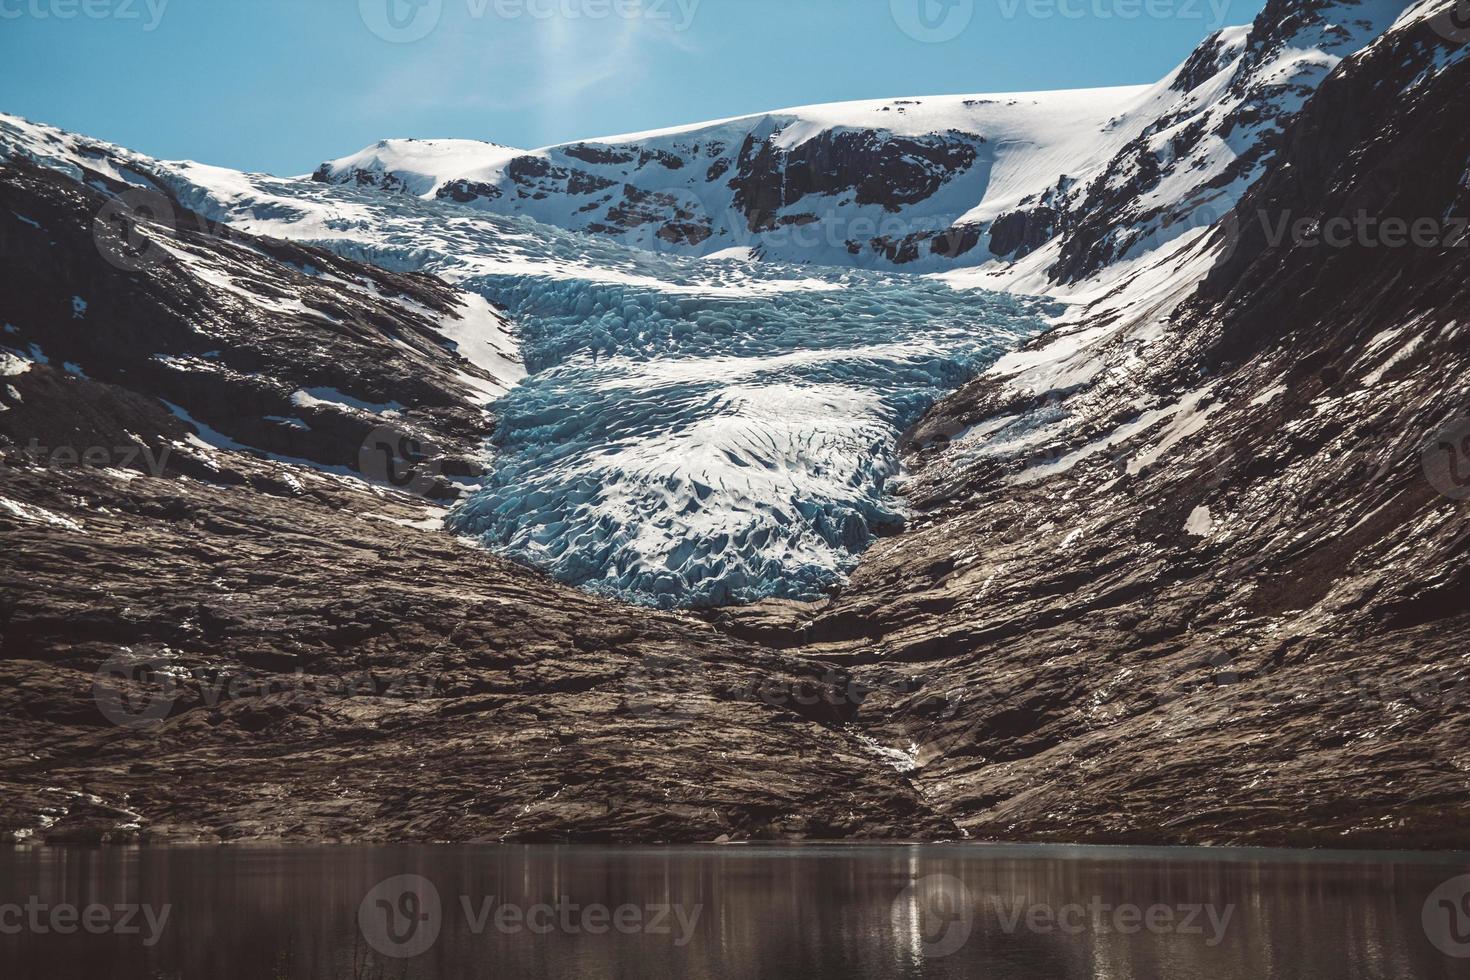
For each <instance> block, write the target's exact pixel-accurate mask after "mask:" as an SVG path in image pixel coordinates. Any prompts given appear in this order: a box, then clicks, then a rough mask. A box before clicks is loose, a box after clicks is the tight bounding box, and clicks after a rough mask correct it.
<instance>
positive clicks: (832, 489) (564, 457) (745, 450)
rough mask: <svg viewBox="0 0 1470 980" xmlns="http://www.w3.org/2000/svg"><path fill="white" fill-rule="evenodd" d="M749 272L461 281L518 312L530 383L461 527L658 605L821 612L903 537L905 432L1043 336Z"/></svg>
mask: <svg viewBox="0 0 1470 980" xmlns="http://www.w3.org/2000/svg"><path fill="white" fill-rule="evenodd" d="M665 261H666V262H667V264H668V267H669V268H666V269H664V270H663V273H664V274H665V275H669V274H670V272H671V271H677V269H676V268H674V267H675V266H676V263H674V262H672V261H668V260H665ZM755 268H757V269H760V273H759V274H758V275H756V276H752V277H751V278H749V279H745V280H741V281H740V284H739V285H737V286H734V287H729V286H726V287H723V288H710V287H708V285H707V283H701V282H699V281H697V280H696V281H691V283H690V284H689V285H688V287H686V288H681V287H679V286H678V285H662V286H660V285H650V284H649V283H648V281H647V280H644V281H630V282H628V283H626V284H625V283H617V282H611V283H610V282H591V281H585V280H581V279H554V278H550V277H525V276H514V277H512V276H504V277H500V276H487V277H482V278H480V279H478V280H472V281H471V282H470V283H468V284H469V285H472V286H473V287H474V288H476V289H477V290H478V291H480V292H481V293H483V294H484V295H486V296H488V297H490V298H492V299H493V300H495V301H496V302H498V303H500V304H502V305H503V306H505V307H506V308H507V309H508V310H509V311H510V314H511V315H512V316H513V317H514V319H515V320H516V322H517V324H518V325H519V328H520V333H521V343H522V347H523V354H524V357H525V360H526V364H527V367H528V369H529V370H530V371H531V372H532V374H531V376H530V377H529V378H528V379H526V381H524V382H523V383H522V384H521V385H520V386H519V387H518V388H516V389H514V390H513V391H512V392H511V393H510V394H509V395H508V396H506V397H505V398H504V399H502V400H501V401H500V402H499V403H497V404H496V406H495V412H496V415H497V419H498V425H499V430H498V434H497V437H496V440H495V441H496V450H497V455H496V461H495V465H494V470H493V473H492V474H491V476H490V477H489V480H488V483H487V484H486V485H485V487H484V488H483V489H482V490H481V491H480V492H478V493H477V494H475V495H474V496H473V497H472V498H471V499H470V500H469V502H468V503H466V504H465V505H464V506H463V507H462V508H460V509H459V510H458V511H457V512H456V513H455V514H454V515H453V516H452V518H451V520H450V526H451V527H452V528H453V529H455V530H457V531H459V532H461V533H466V534H473V535H476V536H478V537H480V538H481V539H482V540H484V541H485V542H486V543H487V544H489V545H491V546H493V547H495V548H496V549H497V550H499V551H501V552H502V553H504V554H507V555H509V556H512V557H514V558H516V559H518V560H521V561H524V562H527V563H529V564H532V565H534V566H536V567H539V568H542V569H544V570H546V571H547V572H549V573H550V574H551V575H553V576H554V577H555V578H557V579H559V580H561V581H564V582H568V583H572V584H575V585H580V586H583V587H585V588H588V589H590V590H592V591H596V592H601V593H605V594H608V595H613V596H617V597H619V598H622V599H625V600H631V601H633V602H638V603H642V604H647V605H657V606H663V607H672V606H709V605H723V604H727V603H737V602H750V601H754V600H758V599H762V598H767V597H772V596H776V597H782V598H792V599H814V598H818V597H820V596H821V595H822V594H823V592H824V591H826V590H828V589H829V588H831V587H832V586H833V585H834V584H835V583H836V582H838V581H839V580H840V578H841V576H842V575H844V574H845V573H846V572H847V571H849V570H850V569H851V567H852V566H853V565H854V564H855V562H856V560H857V557H858V555H860V554H861V552H862V551H863V549H864V548H865V547H866V546H867V545H868V544H869V543H870V542H871V540H872V539H873V537H874V536H875V535H876V534H881V533H884V532H887V531H892V530H896V529H898V528H899V527H900V526H901V525H902V521H903V516H902V513H901V510H900V503H899V501H898V500H897V499H896V498H895V497H894V496H893V493H892V489H893V486H892V484H893V479H894V477H895V476H896V475H897V474H898V469H899V467H898V459H897V453H896V446H897V441H898V438H899V436H900V435H901V433H902V432H903V431H904V430H905V429H906V428H907V427H909V426H910V425H912V424H913V423H914V422H916V421H917V420H918V418H919V417H920V416H921V415H922V414H923V412H924V411H925V410H926V409H927V408H928V407H929V406H930V405H932V404H933V403H934V402H935V401H936V400H937V399H938V398H940V397H941V396H942V395H944V394H946V393H947V392H949V391H952V390H954V389H956V388H958V387H959V386H960V385H962V384H963V383H964V382H965V381H967V380H968V379H969V378H971V377H973V376H974V375H975V374H976V373H978V372H979V371H980V370H982V369H983V368H984V367H986V366H987V365H989V364H990V363H992V362H993V361H994V360H995V359H996V358H997V357H999V356H1000V355H1001V354H1002V353H1004V352H1005V351H1007V350H1009V349H1011V348H1013V347H1015V346H1016V345H1017V344H1018V343H1019V342H1020V341H1021V340H1022V339H1024V338H1025V337H1027V336H1030V335H1032V334H1034V333H1036V332H1037V331H1039V330H1040V329H1041V328H1042V326H1043V324H1042V321H1041V319H1040V314H1041V312H1042V309H1041V307H1040V306H1039V305H1038V304H1037V303H1034V302H1032V301H1027V300H1021V299H1017V298H1015V297H1010V296H1005V295H1000V294H991V293H982V292H959V291H955V290H952V289H950V288H949V287H948V286H945V285H943V284H941V283H937V282H933V281H930V280H924V279H919V278H914V277H906V276H898V275H883V274H878V273H871V272H857V271H850V270H817V271H813V270H807V269H802V270H791V271H790V272H789V273H787V274H788V276H790V278H786V279H782V278H779V277H778V276H776V275H774V274H773V273H772V271H771V270H772V267H770V266H764V267H759V266H758V267H755ZM777 268H779V267H777Z"/></svg>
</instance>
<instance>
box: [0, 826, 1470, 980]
mask: <svg viewBox="0 0 1470 980" xmlns="http://www.w3.org/2000/svg"><path fill="white" fill-rule="evenodd" d="M1466 870H1467V868H1466V864H1465V859H1464V857H1463V856H1461V857H1459V858H1454V857H1450V856H1426V855H1402V854H1399V855H1395V854H1351V853H1340V854H1334V853H1331V852H1291V851H1231V850H1219V849H1187V848H1167V849H1165V848H1159V849H1146V848H1073V847H1035V846H1024V845H1014V846H1010V845H1006V846H986V845H942V846H849V847H843V846H829V845H812V846H795V847H787V846H730V847H673V848H599V847H556V846H541V847H493V846H492V847H457V846H456V847H444V846H441V847H411V846H401V847H315V848H272V847H248V846H247V847H146V848H103V849H88V848H20V849H12V850H9V851H6V852H3V853H0V913H4V914H6V915H7V918H6V919H5V925H6V928H5V929H0V976H3V977H6V978H7V980H30V978H45V980H95V978H98V977H108V978H112V980H155V978H170V980H247V978H249V980H258V978H278V980H308V978H310V980H335V978H342V980H348V978H358V980H382V978H403V980H470V978H474V980H484V978H493V977H507V978H515V980H535V978H539V977H557V978H602V977H607V978H637V980H675V978H678V980H701V978H750V977H760V978H766V980H784V978H797V980H879V978H882V980H887V978H894V977H897V978H921V977H922V978H962V977H963V978H974V977H980V978H986V980H1036V978H1048V980H1073V978H1075V980H1086V978H1094V977H1103V978H1108V980H1160V978H1170V980H1269V978H1282V980H1353V978H1390V977H1393V978H1397V977H1415V978H1420V980H1437V978H1450V977H1463V976H1465V975H1466V972H1465V965H1466V963H1467V962H1470V961H1467V960H1463V959H1454V958H1452V957H1451V956H1448V955H1446V953H1444V952H1442V951H1441V950H1440V949H1438V948H1436V946H1435V945H1434V943H1433V942H1432V941H1431V940H1430V938H1429V937H1428V934H1427V933H1426V929H1425V921H1426V920H1425V919H1424V909H1425V907H1426V902H1428V901H1429V900H1430V899H1432V898H1433V896H1434V895H1435V894H1436V889H1438V888H1439V887H1440V886H1441V885H1442V883H1444V882H1446V881H1453V880H1454V879H1455V878H1456V877H1457V876H1459V875H1462V874H1464V872H1465V871H1466ZM404 882H409V883H411V884H412V889H411V890H410V891H404V890H403V888H404V884H403V883H404ZM27 903H31V904H33V905H34V906H35V907H37V908H40V909H44V910H45V912H44V914H43V915H42V917H41V919H40V920H39V921H42V922H43V923H49V922H50V921H51V920H50V912H51V910H53V909H57V908H61V907H63V906H68V905H69V906H73V907H76V908H81V909H85V908H87V907H88V906H91V905H102V906H106V907H108V908H109V909H115V908H116V907H117V906H119V905H124V906H126V905H133V906H138V905H146V906H148V907H150V908H152V909H154V910H155V915H156V917H158V918H161V919H162V921H163V926H162V929H161V931H160V932H159V933H158V934H157V936H156V937H151V936H150V934H149V931H148V926H147V923H146V920H145V919H144V918H143V917H141V916H140V917H139V918H138V920H137V924H138V925H140V926H142V931H141V933H119V932H116V931H105V932H92V931H89V930H87V929H84V928H76V929H74V930H72V931H70V932H68V933H62V932H60V931H58V930H55V929H51V928H49V926H46V927H43V928H42V929H35V928H32V927H31V926H30V925H29V924H27V925H24V926H23V927H22V928H21V929H19V930H16V929H14V928H11V927H12V926H14V925H15V923H16V922H17V921H18V919H17V916H15V915H10V914H8V913H5V912H4V910H5V909H6V908H7V907H12V906H20V907H22V908H24V906H25V905H26V904H27ZM380 903H383V904H380ZM164 907H167V908H168V910H169V911H168V914H167V916H166V918H165V917H163V916H162V915H161V910H162V909H163V908H164ZM538 907H539V908H538ZM1078 908H1080V909H1083V910H1084V911H1083V912H1082V913H1080V914H1071V915H1069V914H1068V911H1067V910H1069V909H1078ZM1195 908H1207V909H1213V910H1214V912H1213V914H1212V915H1211V914H1207V913H1204V912H1201V913H1199V914H1198V915H1197V916H1196V917H1195V918H1193V919H1192V920H1189V921H1186V917H1187V916H1189V915H1190V914H1191V913H1190V910H1192V909H1195ZM507 909H513V910H515V914H507V912H505V911H503V910H507ZM593 909H599V910H606V911H607V912H608V913H610V914H608V915H604V913H603V912H601V911H599V912H597V913H596V914H593V913H592V911H591V910H593ZM1094 909H1096V910H1097V911H1096V912H1094V911H1093V910H1094ZM619 910H622V911H621V912H620V911H619ZM1131 910H1136V914H1135V912H1134V911H1131ZM1227 910H1228V911H1227ZM405 912H416V913H417V915H418V916H419V917H420V918H418V919H417V920H416V923H417V924H414V923H413V922H410V920H409V919H408V918H406V917H405V916H404V914H403V913H405ZM390 916H392V917H396V918H390ZM1212 916H1213V917H1212ZM27 918H28V917H27ZM1221 922H1223V923H1224V924H1223V928H1217V925H1218V924H1219V923H1221ZM390 923H392V924H393V927H392V928H391V929H390V928H389V924H390ZM149 938H156V940H157V941H156V942H153V943H151V944H150V943H148V942H147V940H148V939H149ZM395 944H396V945H395ZM385 950H386V952H385ZM404 953H409V954H412V955H401V954H404Z"/></svg>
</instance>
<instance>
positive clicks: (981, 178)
mask: <svg viewBox="0 0 1470 980" xmlns="http://www.w3.org/2000/svg"><path fill="white" fill-rule="evenodd" d="M1403 6H1404V4H1403V2H1402V0H1333V2H1313V3H1310V4H1301V3H1297V2H1292V0H1273V2H1271V3H1270V4H1268V5H1267V7H1266V9H1265V10H1264V11H1263V12H1262V13H1261V15H1260V16H1259V17H1258V18H1257V19H1256V21H1255V23H1254V24H1253V25H1251V26H1249V27H1236V28H1228V29H1225V30H1222V31H1220V32H1217V33H1216V34H1214V35H1212V36H1211V37H1210V38H1208V39H1207V40H1206V41H1205V42H1204V43H1203V44H1201V45H1200V47H1199V49H1198V50H1196V51H1195V52H1194V53H1193V54H1192V55H1191V56H1190V57H1189V58H1188V59H1187V60H1186V61H1185V62H1184V63H1183V64H1181V65H1180V66H1179V68H1178V69H1176V70H1175V71H1174V72H1172V73H1171V74H1170V75H1169V76H1168V77H1167V78H1164V79H1163V80H1161V81H1159V82H1158V83H1157V84H1155V85H1151V86H1140V87H1131V88H1114V89H1096V90H1085V91H1071V92H1041V93H1020V94H1006V95H973V96H944V97H929V98H908V99H894V100H887V101H876V102H854V103H841V104H834V105H824V106H806V107H802V108H795V109H785V110H778V111H773V112H768V113H762V114H758V115H753V116H745V117H740V118H735V119H725V120H719V121H716V122H711V123H703V124H699V125H694V126H685V127H679V128H675V129H666V130H659V131H655V132H648V133H637V134H629V135H623V136H614V137H606V138H602V139H595V140H584V141H579V142H575V143H568V144H563V145H559V146H552V147H548V148H545V149H541V150H535V151H526V152H523V151H517V150H513V149H509V148H506V147H503V146H497V145H494V144H481V143H475V142H472V141H465V140H385V141H383V142H380V143H378V144H376V145H374V146H370V147H367V148H366V149H363V150H362V151H360V152H358V153H355V154H352V155H351V156H347V157H343V158H341V159H338V160H334V161H331V162H328V163H324V164H322V166H321V167H320V168H319V169H318V170H317V171H316V173H315V175H314V179H316V180H318V181H322V182H329V183H348V184H353V185H356V186H371V187H377V188H380V189H382V190H385V191H389V192H394V193H406V194H414V195H418V196H421V197H424V198H430V199H440V200H449V201H455V202H459V203H463V204H468V205H470V206H471V207H474V208H477V209H483V210H486V211H491V212H494V213H498V214H524V215H529V216H532V217H534V218H536V219H537V220H538V221H541V222H545V223H549V224H555V225H558V226H560V227H563V228H569V229H573V230H577V231H584V232H590V233H594V234H598V235H605V236H608V237H610V238H612V239H614V240H616V241H619V242H623V243H625V244H630V245H636V246H638V247H640V248H646V249H653V250H658V251H669V252H674V253H680V254H691V255H737V256H740V257H749V256H751V255H755V256H757V257H761V258H767V259H774V260H780V261H785V262H800V263H813V264H822V265H854V266H858V267H863V268H901V269H904V270H905V271H911V272H935V271H947V270H954V269H972V268H976V267H979V268H981V269H983V270H986V271H989V272H994V273H998V274H999V275H1000V277H1001V281H1008V282H1012V283H1014V284H1016V285H1017V286H1018V287H1019V286H1024V288H1026V289H1027V290H1029V291H1031V292H1039V291H1046V290H1050V289H1055V288H1057V287H1058V286H1059V285H1063V284H1069V283H1075V282H1077V281H1079V280H1084V279H1087V278H1089V277H1092V276H1095V275H1097V274H1098V273H1099V272H1101V271H1102V270H1104V269H1106V268H1107V267H1109V266H1112V265H1114V264H1115V263H1119V262H1124V261H1127V260H1129V259H1133V258H1137V257H1139V256H1141V255H1145V254H1147V253H1149V252H1151V251H1152V250H1154V249H1155V248H1157V247H1159V246H1160V245H1163V244H1165V243H1167V242H1169V241H1172V240H1174V239H1176V238H1178V237H1180V236H1181V235H1184V234H1188V233H1192V232H1197V231H1198V230H1199V229H1201V228H1204V227H1208V226H1211V225H1213V224H1215V223H1216V222H1217V221H1219V220H1220V219H1221V218H1222V217H1223V216H1224V215H1225V214H1226V213H1227V212H1228V211H1230V209H1231V208H1233V207H1234V205H1235V203H1236V201H1238V200H1239V198H1240V196H1241V194H1242V193H1243V192H1244V191H1245V190H1246V189H1247V188H1248V187H1250V186H1251V184H1252V183H1254V181H1255V180H1257V179H1258V178H1259V176H1260V174H1261V173H1262V171H1263V168H1264V166H1265V165H1266V163H1267V162H1268V161H1269V160H1270V158H1271V156H1272V154H1273V153H1274V152H1275V148H1276V143H1277V141H1278V139H1279V137H1280V134H1281V131H1282V129H1283V127H1284V126H1285V125H1286V124H1287V123H1288V122H1289V121H1290V119H1291V118H1292V116H1293V115H1294V114H1295V113H1296V112H1297V111H1298V110H1299V109H1300V108H1301V106H1302V105H1303V103H1304V102H1305V101H1306V99H1307V98H1308V97H1309V96H1310V94H1311V92H1312V91H1313V90H1314V89H1315V88H1316V86H1317V85H1318V84H1320V83H1321V81H1322V79H1323V78H1325V77H1326V75H1327V74H1328V73H1329V72H1330V71H1331V70H1332V68H1333V67H1334V66H1335V65H1336V64H1337V63H1338V62H1340V61H1341V60H1342V58H1344V57H1346V56H1348V55H1350V54H1352V53H1353V52H1354V51H1356V50H1358V49H1360V48H1361V47H1362V46H1363V45H1365V44H1367V43H1368V42H1369V41H1370V40H1371V39H1372V38H1374V37H1376V36H1377V35H1378V34H1380V33H1381V32H1382V31H1383V30H1384V29H1385V28H1386V27H1387V26H1388V25H1389V24H1390V23H1392V22H1393V20H1394V18H1395V17H1397V16H1398V14H1399V12H1400V11H1401V10H1402V9H1403ZM1032 253H1037V256H1036V257H1035V258H1033V259H1031V260H1030V261H1027V262H1025V263H1024V264H1023V265H1022V266H1021V267H1020V268H1016V269H1012V268H1010V265H1011V263H1013V262H1015V261H1016V260H1019V259H1025V258H1026V257H1027V256H1030V255H1031V254H1032Z"/></svg>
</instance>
